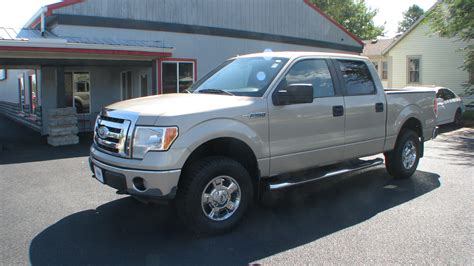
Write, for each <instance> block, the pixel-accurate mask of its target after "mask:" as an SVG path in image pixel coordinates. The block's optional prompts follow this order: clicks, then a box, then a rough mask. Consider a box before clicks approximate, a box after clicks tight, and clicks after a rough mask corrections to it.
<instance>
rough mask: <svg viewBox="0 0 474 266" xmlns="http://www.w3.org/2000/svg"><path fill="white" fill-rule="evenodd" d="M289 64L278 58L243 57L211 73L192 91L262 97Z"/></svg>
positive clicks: (194, 86)
mask: <svg viewBox="0 0 474 266" xmlns="http://www.w3.org/2000/svg"><path fill="white" fill-rule="evenodd" d="M287 62H288V59H286V58H278V57H270V56H269V57H242V58H237V59H235V60H230V61H227V62H225V63H224V64H222V65H220V66H219V67H218V68H217V69H215V70H213V71H211V72H210V73H209V74H208V75H206V76H205V77H204V78H202V79H201V80H200V81H198V82H197V83H196V84H195V85H193V86H192V88H191V91H193V92H197V93H199V92H201V91H205V90H222V91H225V92H229V93H232V94H234V95H238V96H250V97H261V96H262V95H263V94H264V93H265V91H266V90H267V88H268V86H269V85H270V83H271V82H272V80H273V79H274V78H275V76H276V75H277V74H278V72H280V70H281V68H282V67H283V66H284V65H285V64H286V63H287Z"/></svg>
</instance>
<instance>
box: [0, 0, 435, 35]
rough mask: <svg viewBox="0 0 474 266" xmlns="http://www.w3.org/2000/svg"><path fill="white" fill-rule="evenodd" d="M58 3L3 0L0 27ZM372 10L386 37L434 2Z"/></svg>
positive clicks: (412, 0)
mask: <svg viewBox="0 0 474 266" xmlns="http://www.w3.org/2000/svg"><path fill="white" fill-rule="evenodd" d="M56 2H59V1H58V0H3V1H2V8H1V9H0V27H12V28H21V27H22V26H23V25H24V24H25V23H26V21H28V19H30V18H31V16H33V14H34V13H35V12H36V11H37V10H38V9H39V8H40V7H42V6H45V5H48V4H51V3H56ZM366 2H367V4H368V5H369V6H370V7H372V8H377V9H379V14H378V16H377V17H376V18H375V23H376V24H377V25H381V24H383V23H384V22H387V25H386V30H387V35H388V36H392V35H394V34H395V33H396V30H397V27H398V21H400V20H401V19H402V12H403V11H405V10H406V9H408V7H409V6H411V5H413V4H417V5H419V6H420V7H422V8H423V9H425V10H428V9H429V8H430V7H431V6H432V5H433V4H434V3H435V2H436V0H396V1H387V0H366Z"/></svg>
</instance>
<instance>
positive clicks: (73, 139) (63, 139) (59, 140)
mask: <svg viewBox="0 0 474 266" xmlns="http://www.w3.org/2000/svg"><path fill="white" fill-rule="evenodd" d="M78 143H79V137H78V136H76V135H67V136H49V137H48V144H49V145H51V146H64V145H73V144H78Z"/></svg>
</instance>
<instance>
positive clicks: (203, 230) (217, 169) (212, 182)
mask: <svg viewBox="0 0 474 266" xmlns="http://www.w3.org/2000/svg"><path fill="white" fill-rule="evenodd" d="M232 183H233V185H232ZM231 187H232V188H231ZM252 201H253V185H252V180H251V178H250V175H249V173H248V172H247V170H246V169H245V168H244V167H243V166H242V165H241V164H240V163H238V162H236V161H234V160H232V159H229V158H227V157H220V156H215V157H207V158H204V159H202V160H199V161H197V162H195V163H193V164H192V165H190V167H188V169H185V170H184V172H183V176H181V180H180V183H179V186H178V193H177V196H176V201H175V207H176V210H177V214H178V217H179V218H180V220H181V221H182V222H183V223H184V225H186V227H187V228H188V229H190V230H191V231H193V232H195V233H197V234H206V235H209V234H220V233H224V232H227V231H229V230H230V229H232V228H233V227H234V226H236V225H237V224H238V222H239V221H240V220H241V219H242V217H243V216H244V214H245V212H246V210H247V209H248V207H249V204H250V203H251V202H252ZM229 202H231V203H232V204H231V203H229ZM232 206H233V208H232ZM213 210H214V212H213ZM211 216H212V217H211Z"/></svg>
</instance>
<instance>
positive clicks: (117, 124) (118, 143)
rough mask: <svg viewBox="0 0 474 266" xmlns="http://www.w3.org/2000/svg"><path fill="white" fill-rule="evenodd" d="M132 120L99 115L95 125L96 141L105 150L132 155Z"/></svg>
mask: <svg viewBox="0 0 474 266" xmlns="http://www.w3.org/2000/svg"><path fill="white" fill-rule="evenodd" d="M130 124H131V121H130V120H127V119H122V118H116V117H111V116H106V115H103V114H101V115H99V116H98V117H97V121H96V124H95V127H94V143H95V144H96V146H97V147H98V148H99V149H101V150H102V151H104V152H107V153H110V154H112V155H117V156H121V157H130V147H129V142H127V136H128V133H129V130H131V128H130Z"/></svg>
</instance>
